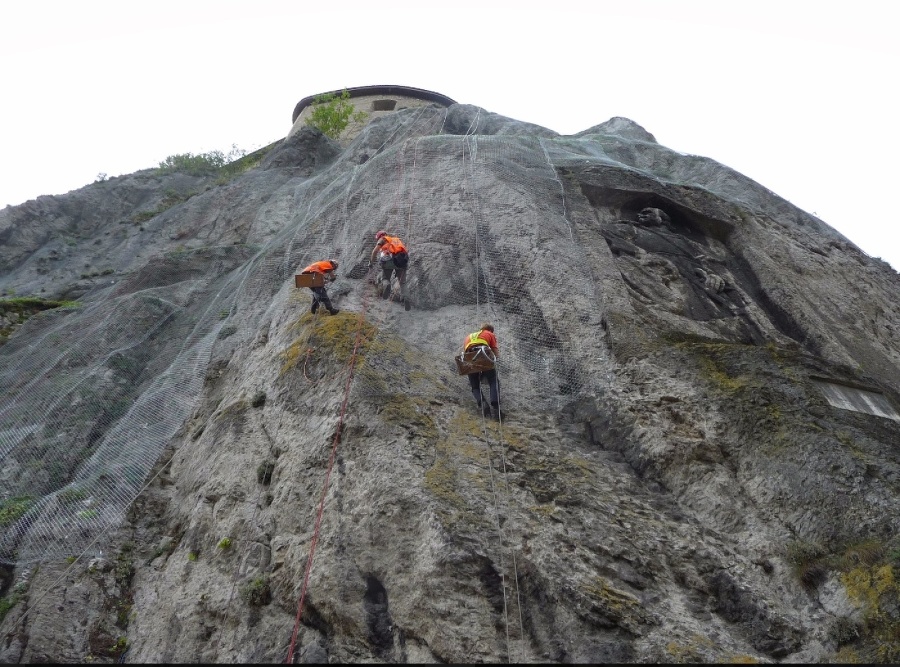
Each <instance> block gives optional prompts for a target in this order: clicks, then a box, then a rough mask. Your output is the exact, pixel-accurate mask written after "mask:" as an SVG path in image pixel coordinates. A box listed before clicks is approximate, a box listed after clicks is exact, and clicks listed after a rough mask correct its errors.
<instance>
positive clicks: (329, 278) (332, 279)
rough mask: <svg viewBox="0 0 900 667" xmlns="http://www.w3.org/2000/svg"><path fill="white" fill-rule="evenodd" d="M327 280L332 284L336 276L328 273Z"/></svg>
mask: <svg viewBox="0 0 900 667" xmlns="http://www.w3.org/2000/svg"><path fill="white" fill-rule="evenodd" d="M328 280H330V281H331V282H334V281H335V280H337V274H336V273H329V274H328Z"/></svg>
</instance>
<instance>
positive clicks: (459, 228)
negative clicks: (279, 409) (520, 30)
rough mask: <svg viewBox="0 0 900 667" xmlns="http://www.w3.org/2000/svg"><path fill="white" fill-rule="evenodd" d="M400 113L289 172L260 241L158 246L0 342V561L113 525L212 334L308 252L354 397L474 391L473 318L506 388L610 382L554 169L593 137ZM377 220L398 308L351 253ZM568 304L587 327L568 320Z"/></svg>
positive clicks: (219, 337) (249, 330) (360, 251)
mask: <svg viewBox="0 0 900 667" xmlns="http://www.w3.org/2000/svg"><path fill="white" fill-rule="evenodd" d="M397 117H398V118H400V120H398V121H396V122H393V123H386V122H382V123H377V122H373V123H372V124H370V126H369V127H367V128H366V129H365V130H364V131H363V133H362V134H361V135H360V136H359V137H357V138H356V139H355V140H354V141H353V142H352V143H351V145H350V146H349V147H348V148H347V149H346V150H345V151H344V153H343V154H342V156H341V157H340V158H339V159H338V160H337V161H336V162H335V163H333V164H331V165H330V166H329V167H328V168H327V169H326V170H324V171H323V172H322V173H320V174H318V175H316V176H315V177H312V178H308V179H305V180H304V179H297V180H296V181H293V182H291V183H290V184H289V185H288V186H286V188H285V189H283V190H282V191H281V193H280V195H279V196H281V197H283V198H287V199H289V200H290V206H289V209H290V210H291V215H290V218H289V219H287V220H285V221H284V225H283V227H281V229H280V231H279V232H278V233H276V234H275V235H274V236H272V237H271V238H269V239H267V240H266V242H265V243H264V244H262V245H260V246H250V245H233V246H222V247H207V248H199V249H187V250H182V251H179V252H173V253H170V254H169V255H166V256H164V257H157V258H154V259H152V260H150V261H149V262H148V263H147V264H146V265H145V267H144V268H143V269H142V270H140V271H137V272H135V273H133V274H132V275H130V276H129V277H127V278H125V279H123V280H121V281H119V282H118V283H115V284H113V285H110V286H109V287H107V288H106V289H105V291H103V292H101V293H97V294H95V295H92V296H91V298H90V299H89V300H88V301H86V302H85V303H84V304H83V305H81V306H79V307H77V308H69V309H64V310H57V311H52V312H51V311H47V312H44V313H42V314H40V315H37V316H35V317H33V318H32V319H31V320H29V322H28V323H26V325H25V326H23V327H22V329H21V330H20V331H19V332H18V333H17V335H16V336H14V337H13V338H12V339H11V340H10V341H9V342H8V343H7V344H6V345H4V346H3V347H0V387H2V389H0V391H2V394H0V502H2V505H0V509H2V513H0V560H2V561H4V562H7V563H30V562H36V561H40V560H43V559H54V558H60V557H62V556H66V555H78V554H81V553H84V552H85V551H86V550H89V549H90V547H91V545H92V543H93V542H94V541H95V539H96V538H97V536H98V535H100V534H101V533H104V532H106V531H108V530H109V529H110V528H111V527H113V526H115V525H116V524H117V523H118V522H119V521H120V520H121V518H122V516H123V515H124V512H125V510H126V508H127V507H128V505H129V504H130V503H131V502H132V501H133V500H134V498H135V497H136V495H137V494H138V493H139V492H140V491H141V489H142V487H143V485H144V484H145V483H146V482H147V480H148V476H149V474H150V472H151V470H152V468H153V466H154V464H155V463H156V462H157V460H158V459H159V457H160V454H161V453H162V451H163V449H164V448H165V446H166V445H167V444H168V443H169V442H170V440H171V439H172V437H173V435H174V434H175V433H176V432H177V431H178V430H179V429H180V428H182V427H183V425H184V423H185V422H186V420H188V419H189V418H190V416H191V415H192V413H193V412H194V410H195V409H196V408H197V406H198V402H199V397H200V396H201V394H202V392H203V385H204V381H205V379H206V376H207V373H208V371H209V363H210V359H211V358H212V356H213V351H214V348H215V346H216V345H217V344H220V343H221V342H222V341H224V340H225V339H226V338H230V340H229V341H228V343H229V344H230V345H241V344H245V343H249V342H250V341H251V340H252V338H253V337H254V335H256V331H257V327H258V325H259V322H260V321H263V319H264V317H265V316H266V315H267V314H271V313H272V312H275V311H276V310H277V309H279V308H283V307H284V300H285V299H286V298H288V296H289V295H291V294H296V293H298V292H302V293H303V294H301V295H300V296H301V297H302V298H304V299H308V298H309V297H308V296H307V295H308V294H309V291H308V290H305V289H303V290H295V288H294V287H293V276H294V274H295V273H296V272H297V271H299V269H301V268H302V267H303V266H305V265H306V264H308V263H311V262H313V261H318V260H320V259H325V258H329V257H334V258H337V259H339V260H340V261H341V268H340V270H339V272H338V273H339V274H340V276H341V277H340V278H339V280H338V281H337V282H336V283H334V285H333V286H329V288H328V289H329V292H330V293H331V294H332V298H333V299H334V300H335V302H336V305H337V306H338V307H339V308H342V309H344V305H345V303H347V304H349V303H352V299H351V298H350V297H351V296H352V297H355V298H357V301H356V302H355V303H356V304H359V305H360V308H359V310H360V312H362V310H363V309H364V310H365V313H366V319H367V321H368V322H369V324H371V325H372V327H373V329H372V331H374V332H375V333H374V334H371V335H370V336H369V337H368V338H367V340H366V344H365V347H364V349H363V352H362V354H361V356H362V358H361V360H360V364H359V366H358V369H357V371H358V372H357V374H356V375H355V377H354V382H353V385H352V393H351V405H352V401H353V399H358V398H360V397H363V396H365V397H367V398H372V399H374V400H381V399H384V398H387V397H389V396H391V395H394V394H398V393H402V394H404V395H405V396H421V397H427V398H435V399H440V400H453V401H457V402H461V403H462V402H468V403H469V404H471V401H472V397H471V395H470V394H469V389H468V384H467V382H466V378H465V377H460V376H459V375H458V374H457V371H456V368H455V366H454V364H453V356H454V354H456V353H458V352H459V349H460V347H461V344H462V341H463V338H464V337H465V335H466V334H468V333H469V332H471V331H474V330H476V329H477V328H478V325H479V324H480V323H481V322H482V321H490V322H492V323H493V324H494V326H495V327H496V333H497V335H498V338H499V342H500V348H501V359H500V364H499V366H498V370H499V373H500V378H501V403H502V404H503V405H504V406H506V405H510V406H512V407H513V408H514V409H515V408H518V409H522V410H529V411H530V410H536V409H542V410H553V409H555V408H558V407H560V406H561V405H564V404H565V403H568V402H570V401H572V400H574V399H575V398H577V397H578V396H580V395H586V394H594V393H596V392H597V391H598V390H599V389H600V388H601V386H602V385H603V383H604V382H607V381H608V378H604V377H603V374H602V373H598V374H592V373H585V372H584V371H583V370H579V368H598V367H600V366H602V364H603V362H604V360H605V347H604V346H603V345H602V344H601V342H600V338H601V336H602V332H601V331H600V326H599V322H600V313H599V308H600V307H599V299H598V295H597V294H596V293H595V289H596V287H595V284H594V281H593V280H592V278H591V273H590V270H589V267H588V262H587V258H586V257H585V256H584V253H583V251H582V249H581V246H580V245H579V243H578V241H577V238H576V232H575V230H574V227H573V224H572V222H571V220H570V219H569V216H568V213H567V205H566V197H565V195H564V187H563V183H562V182H561V180H560V177H559V175H558V174H557V170H556V169H555V168H554V159H556V157H557V156H560V157H562V158H565V159H577V160H582V161H583V160H585V159H592V157H593V156H592V150H594V149H591V148H590V147H586V148H584V150H583V151H581V152H579V151H578V150H575V149H574V148H573V146H572V144H573V140H572V138H567V140H566V142H565V143H563V142H560V141H558V140H556V139H549V138H546V137H545V138H539V137H533V136H513V135H507V136H496V135H479V134H477V130H478V122H479V114H477V113H476V114H474V117H473V119H472V124H471V125H470V127H469V130H468V132H467V133H465V134H447V133H446V132H445V127H444V126H445V122H446V119H447V111H446V110H444V109H439V108H437V107H434V106H430V107H422V108H420V109H417V110H415V111H412V110H410V111H409V112H406V113H404V114H397ZM585 141H589V140H588V139H586V140H585ZM594 152H596V151H594ZM593 159H598V160H600V159H603V160H607V158H604V157H603V156H602V155H598V156H596V157H594V158H593ZM285 193H287V194H285ZM380 228H384V229H386V230H388V233H389V234H392V235H397V236H400V237H401V238H402V239H403V241H404V242H405V243H406V244H407V246H408V247H409V249H410V256H411V262H410V265H409V269H408V277H407V290H408V299H409V300H410V303H411V304H412V310H411V311H410V312H409V313H406V311H405V310H404V308H403V306H402V305H400V303H398V302H396V301H393V300H391V301H385V300H382V299H380V298H378V296H377V295H376V294H375V286H374V285H373V284H372V282H373V281H374V280H375V278H376V274H377V273H378V272H377V271H376V270H374V269H369V270H367V267H366V264H367V261H368V258H369V254H370V252H371V250H372V247H373V245H374V239H373V233H374V232H375V231H376V230H377V229H380ZM395 287H396V286H395ZM320 316H322V314H321V311H320ZM324 316H325V317H327V315H324ZM573 318H574V319H573ZM574 321H577V322H579V323H580V324H581V325H582V326H587V327H588V328H589V329H590V328H594V329H595V330H596V331H597V335H596V336H584V335H576V328H574V327H573V326H570V324H567V323H571V322H574Z"/></svg>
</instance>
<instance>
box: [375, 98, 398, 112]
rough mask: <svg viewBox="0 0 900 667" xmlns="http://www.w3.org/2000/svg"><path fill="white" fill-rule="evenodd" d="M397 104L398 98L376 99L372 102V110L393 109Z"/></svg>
mask: <svg viewBox="0 0 900 667" xmlns="http://www.w3.org/2000/svg"><path fill="white" fill-rule="evenodd" d="M396 106H397V100H375V101H374V102H372V111H393V110H394V107H396Z"/></svg>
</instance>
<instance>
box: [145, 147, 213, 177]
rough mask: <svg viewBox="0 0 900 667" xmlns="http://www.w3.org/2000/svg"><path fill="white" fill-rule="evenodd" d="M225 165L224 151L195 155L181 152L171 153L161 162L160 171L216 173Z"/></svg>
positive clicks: (196, 174) (200, 173)
mask: <svg viewBox="0 0 900 667" xmlns="http://www.w3.org/2000/svg"><path fill="white" fill-rule="evenodd" d="M224 166H225V154H224V153H223V152H222V151H210V152H209V153H201V154H199V155H194V154H193V153H179V154H177V155H170V156H169V157H167V158H166V159H165V160H163V161H162V162H160V163H159V171H160V173H171V172H176V171H179V172H183V173H186V174H191V175H193V176H203V175H207V174H214V173H215V172H217V171H218V170H219V169H221V168H222V167H224Z"/></svg>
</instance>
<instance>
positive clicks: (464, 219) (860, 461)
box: [0, 105, 900, 663]
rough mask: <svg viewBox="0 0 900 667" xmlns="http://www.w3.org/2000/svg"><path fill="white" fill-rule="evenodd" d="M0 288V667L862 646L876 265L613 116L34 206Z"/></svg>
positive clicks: (513, 125) (311, 144) (8, 251)
mask: <svg viewBox="0 0 900 667" xmlns="http://www.w3.org/2000/svg"><path fill="white" fill-rule="evenodd" d="M381 228H384V229H387V230H389V233H392V234H396V235H399V236H400V237H401V238H402V239H403V240H404V242H406V243H407V245H408V247H409V248H410V258H411V260H410V267H409V273H408V277H407V280H408V287H409V290H410V293H411V305H412V308H411V309H410V310H405V309H404V308H403V307H402V306H401V305H400V304H399V303H395V302H391V301H389V300H382V299H380V298H377V296H376V295H375V293H374V285H373V282H374V275H373V272H372V271H371V270H370V269H369V268H368V257H369V254H370V252H371V250H372V247H373V233H374V232H375V231H376V230H377V229H381ZM332 257H333V258H336V259H338V260H339V261H340V270H339V274H340V275H339V278H338V280H337V282H335V283H333V284H331V285H329V286H328V290H329V293H330V295H331V297H332V299H333V301H334V302H335V305H336V306H337V307H338V308H339V309H340V312H339V314H337V315H334V316H328V315H323V314H322V313H319V314H318V315H317V316H313V315H312V314H311V313H310V312H309V306H310V295H309V291H308V290H306V289H297V288H295V287H294V274H295V272H296V271H297V270H298V269H299V268H302V267H303V266H305V265H307V264H309V263H311V262H313V261H317V260H320V259H324V258H332ZM106 269H109V270H110V273H106V274H104V271H105V270H106ZM83 273H86V274H88V275H87V277H82V274H83ZM93 273H97V274H98V275H90V274H93ZM0 292H5V293H6V294H10V293H12V294H15V295H25V294H29V295H39V294H40V295H44V296H45V298H47V299H51V298H77V299H78V301H79V303H78V305H76V306H71V307H67V308H53V309H49V310H45V311H42V312H40V313H39V314H36V315H34V316H32V317H30V318H29V319H27V320H26V321H24V323H22V324H21V325H19V324H16V327H17V328H15V329H14V330H13V331H11V333H10V335H9V339H8V340H7V342H6V343H5V344H3V345H0V479H2V480H3V481H4V486H5V490H3V491H2V492H0V493H2V496H0V501H2V503H3V505H2V506H0V507H2V514H0V517H2V522H3V523H2V526H3V528H4V531H3V533H2V535H0V557H2V558H3V559H4V560H5V561H6V562H7V566H6V567H5V568H4V569H3V570H2V572H3V576H2V578H0V586H2V594H3V596H4V599H5V600H6V602H5V603H4V607H5V608H8V612H7V613H6V615H5V618H4V619H3V621H2V624H0V636H2V637H3V641H2V642H0V661H3V662H10V663H15V662H19V663H34V662H44V661H52V662H81V661H88V660H90V661H93V662H114V661H117V660H121V661H124V662H198V661H202V662H280V661H284V660H285V659H286V658H287V657H288V656H289V655H290V656H291V659H292V661H294V662H303V663H325V662H455V663H465V662H482V661H484V662H496V661H515V662H619V663H622V662H703V661H708V662H712V661H714V662H729V661H734V662H741V661H754V660H755V661H761V662H772V661H785V662H815V661H837V660H850V659H853V658H856V659H859V660H866V661H871V660H884V661H891V660H894V661H896V659H897V657H898V656H900V647H898V644H897V642H896V639H890V637H894V638H896V636H897V630H898V627H900V625H898V624H900V616H898V612H897V604H896V601H897V599H898V594H900V590H898V588H897V584H896V581H897V577H896V568H897V564H898V561H897V554H898V553H900V543H898V542H897V535H898V534H900V532H898V529H900V518H898V517H900V495H898V494H900V453H898V449H897V446H896V444H897V443H898V442H900V417H898V416H897V415H896V410H897V406H898V405H900V381H898V378H900V342H898V341H900V337H898V335H897V334H898V332H900V306H898V304H897V300H896V295H897V294H898V293H900V276H898V274H897V273H896V272H894V271H893V270H891V269H890V267H888V266H887V265H886V264H884V263H883V262H880V261H877V260H874V259H872V258H869V257H867V256H866V255H865V254H864V253H862V252H861V251H860V250H859V249H858V248H856V247H855V246H854V245H853V244H852V243H851V242H850V241H849V240H847V239H846V238H844V237H843V236H842V235H841V234H839V233H838V232H837V231H835V230H833V229H832V228H830V227H828V226H827V225H826V224H825V223H824V222H822V221H821V220H818V219H817V218H815V217H813V216H811V215H809V214H807V213H805V212H803V211H801V210H799V209H797V208H796V207H794V206H792V205H791V204H789V203H788V202H786V201H784V200H783V199H781V198H779V197H778V196H777V195H775V194H774V193H771V192H769V191H768V190H766V189H765V188H763V187H762V186H760V185H759V184H757V183H754V182H753V181H752V180H750V179H748V178H746V177H744V176H742V175H741V174H738V173H736V172H734V171H733V170H730V169H728V168H726V167H724V166H723V165H720V164H718V163H716V162H715V161H712V160H709V159H707V158H702V157H698V156H691V155H683V154H680V153H677V152H675V151H671V150H670V149H667V148H665V147H664V146H661V145H659V144H658V143H657V142H656V141H655V139H654V138H653V135H651V134H650V133H649V132H647V131H646V130H644V129H643V128H641V127H640V126H639V125H637V124H636V123H633V122H632V121H630V120H628V119H623V118H613V119H610V120H609V121H607V122H606V123H602V124H599V125H597V126H595V127H593V128H590V129H589V130H585V131H584V132H582V133H579V134H577V135H573V136H560V135H558V134H556V133H554V132H552V131H550V130H547V129H545V128H539V127H536V126H534V125H530V124H527V123H521V122H518V121H516V120H514V119H509V118H504V117H502V116H499V115H497V114H493V113H491V112H488V111H486V110H484V109H480V108H478V107H475V106H472V105H454V106H451V107H450V108H448V109H443V108H441V107H437V106H435V105H426V106H422V107H418V108H414V109H406V110H402V111H399V112H397V113H395V114H392V115H386V116H382V117H380V118H378V119H376V120H374V121H372V122H371V123H369V124H368V125H367V126H366V127H365V128H364V129H363V130H362V131H361V132H360V133H359V134H358V135H357V136H356V137H355V138H354V139H353V140H352V141H351V142H350V143H349V145H347V146H346V147H343V148H342V147H341V146H339V145H337V144H335V143H334V142H332V141H330V140H329V139H327V138H326V137H324V136H323V135H322V134H321V133H319V132H317V131H315V130H303V131H301V132H298V133H297V134H295V135H294V136H292V137H291V138H290V139H289V140H286V141H284V142H280V143H278V144H277V145H275V146H273V147H271V148H270V149H269V150H268V151H267V152H266V153H265V155H264V156H262V157H260V159H259V161H258V163H257V164H256V166H255V167H253V168H250V169H248V170H246V171H244V172H242V173H238V174H233V175H232V176H231V177H229V178H220V177H217V176H210V177H189V176H186V175H179V174H169V175H165V176H160V175H158V174H156V173H155V172H152V171H146V172H138V173H136V174H132V175H129V176H124V177H120V178H118V179H110V180H109V181H105V182H102V183H95V184H92V185H89V186H87V187H85V188H82V189H80V190H77V191H74V192H71V193H68V194H66V195H56V196H52V197H40V198H38V199H37V200H35V201H32V202H27V203H25V204H23V205H22V206H18V207H9V208H7V209H5V210H4V211H0ZM484 320H488V321H490V322H492V323H493V324H494V326H495V328H496V331H497V334H498V337H499V340H500V348H501V356H500V361H499V365H498V371H499V373H500V379H501V397H502V398H501V403H502V407H503V414H504V416H503V419H502V421H500V422H494V421H485V420H483V419H482V416H481V414H480V413H479V412H478V411H477V410H476V408H475V404H474V402H473V400H472V396H471V395H470V393H469V389H468V383H467V381H466V378H465V377H460V376H458V375H457V373H456V369H455V367H454V364H453V355H454V354H456V353H457V352H458V349H459V346H460V344H461V343H462V340H463V337H464V336H465V335H466V334H468V333H469V332H470V331H471V330H472V329H473V328H475V327H477V326H478V324H479V323H481V322H482V321H484ZM822 387H838V388H839V389H836V390H835V391H834V392H832V393H823V390H822ZM841 392H843V393H841ZM834 396H847V397H849V398H847V399H846V404H835V402H834V401H835V399H834ZM76 558H77V559H76ZM301 599H302V604H303V606H302V614H300V615H299V623H297V622H296V619H297V618H298V611H301ZM26 612H27V614H26ZM886 638H887V639H886Z"/></svg>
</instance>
